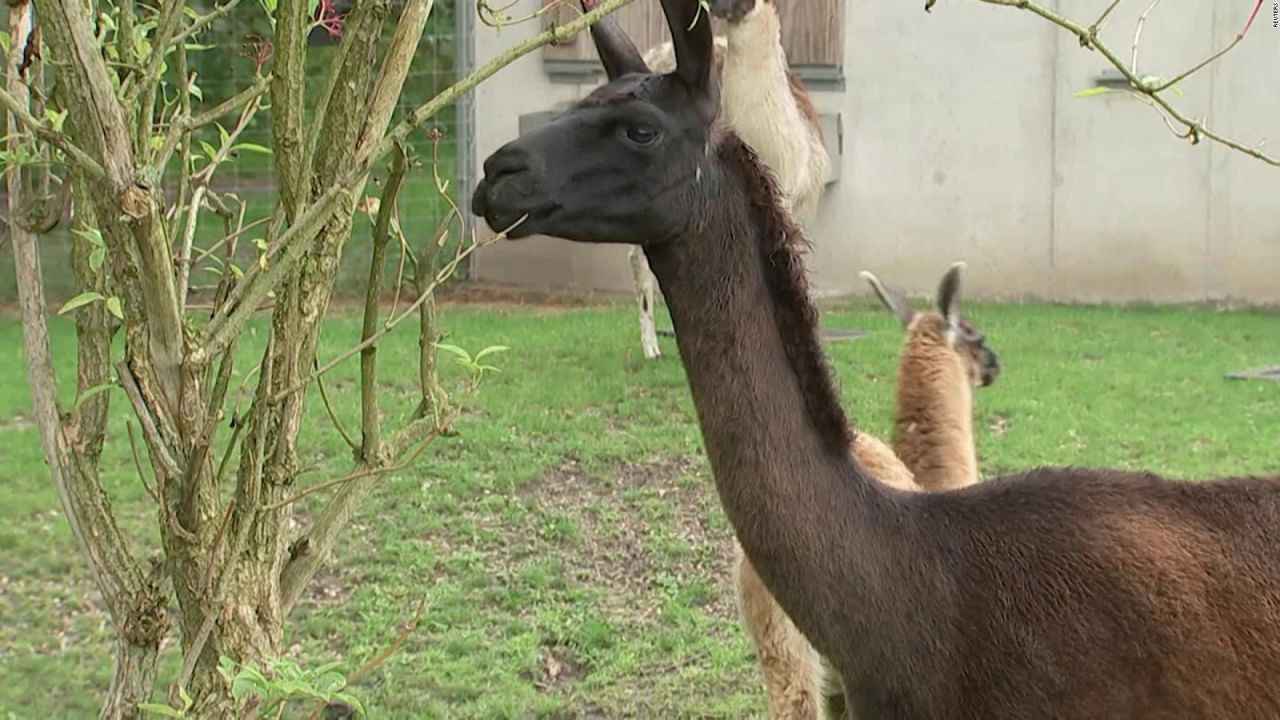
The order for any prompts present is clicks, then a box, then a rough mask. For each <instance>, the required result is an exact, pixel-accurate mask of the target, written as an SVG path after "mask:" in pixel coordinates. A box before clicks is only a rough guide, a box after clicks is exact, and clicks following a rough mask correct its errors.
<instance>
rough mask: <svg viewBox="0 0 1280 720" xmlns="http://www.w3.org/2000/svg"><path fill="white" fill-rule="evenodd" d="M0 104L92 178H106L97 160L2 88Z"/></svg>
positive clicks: (105, 173) (105, 172) (104, 171)
mask: <svg viewBox="0 0 1280 720" xmlns="http://www.w3.org/2000/svg"><path fill="white" fill-rule="evenodd" d="M0 105H3V106H4V109H5V110H8V111H9V112H10V113H12V114H13V116H14V117H15V118H16V119H17V120H18V122H20V123H22V125H24V126H25V127H26V128H27V129H29V130H31V132H33V133H35V134H36V137H38V138H40V139H41V140H43V141H45V142H47V143H49V144H50V145H52V146H54V147H56V148H58V149H59V150H61V151H62V152H63V154H65V155H66V156H67V157H68V158H69V159H70V160H72V161H74V162H75V164H76V165H77V166H79V168H80V169H81V170H84V171H85V172H86V173H87V174H88V175H89V176H90V177H92V178H93V179H94V180H106V179H107V171H106V170H103V169H102V166H101V165H99V164H98V163H97V161H95V160H94V159H93V158H91V157H89V155H88V154H87V153H85V151H83V150H81V149H80V148H79V147H76V145H75V143H73V142H71V140H70V139H69V138H68V137H67V136H66V135H63V134H62V133H60V132H54V131H53V130H50V129H49V128H47V127H45V126H44V124H43V123H41V122H40V121H39V120H37V119H36V118H34V117H32V115H31V113H29V112H27V109H26V108H24V107H23V106H22V104H21V103H19V102H18V100H17V98H15V97H14V96H12V95H10V94H9V92H8V91H7V90H5V89H4V88H0ZM11 132H12V130H11Z"/></svg>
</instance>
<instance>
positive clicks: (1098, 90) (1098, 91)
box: [1075, 87, 1111, 98]
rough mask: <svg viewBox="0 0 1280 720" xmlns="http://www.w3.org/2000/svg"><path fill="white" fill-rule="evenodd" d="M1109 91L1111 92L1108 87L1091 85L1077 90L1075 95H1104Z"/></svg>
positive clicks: (1083, 96) (1080, 96) (1081, 96)
mask: <svg viewBox="0 0 1280 720" xmlns="http://www.w3.org/2000/svg"><path fill="white" fill-rule="evenodd" d="M1109 92H1111V88H1109V87H1091V88H1087V89H1084V90H1078V91H1076V94H1075V95H1076V97H1078V98H1087V97H1095V96H1097V95H1105V94H1107V93H1109Z"/></svg>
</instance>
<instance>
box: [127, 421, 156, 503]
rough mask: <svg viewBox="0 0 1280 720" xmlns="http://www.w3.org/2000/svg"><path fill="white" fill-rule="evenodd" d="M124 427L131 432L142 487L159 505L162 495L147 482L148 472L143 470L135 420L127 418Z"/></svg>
mask: <svg viewBox="0 0 1280 720" xmlns="http://www.w3.org/2000/svg"><path fill="white" fill-rule="evenodd" d="M124 429H125V430H126V431H127V432H128V433H129V450H130V451H132V452H133V466H134V468H136V469H137V471H138V480H140V481H142V489H143V490H146V491H147V494H148V495H150V496H151V499H152V500H155V501H156V504H157V505H159V504H160V502H161V501H160V496H159V495H157V494H156V491H155V490H154V489H152V487H151V486H150V485H148V484H147V474H146V473H145V472H143V470H142V455H141V454H140V453H139V452H138V439H137V438H136V437H134V434H133V422H132V421H130V420H125V421H124Z"/></svg>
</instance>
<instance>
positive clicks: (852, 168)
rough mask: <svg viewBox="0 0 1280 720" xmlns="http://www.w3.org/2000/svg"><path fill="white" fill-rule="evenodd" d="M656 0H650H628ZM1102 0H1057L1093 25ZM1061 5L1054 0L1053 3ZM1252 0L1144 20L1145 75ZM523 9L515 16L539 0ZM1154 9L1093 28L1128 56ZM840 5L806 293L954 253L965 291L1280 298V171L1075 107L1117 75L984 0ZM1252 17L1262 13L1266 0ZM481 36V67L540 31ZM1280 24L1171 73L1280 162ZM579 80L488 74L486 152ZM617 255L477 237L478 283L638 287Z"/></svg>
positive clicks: (1201, 111) (1198, 108)
mask: <svg viewBox="0 0 1280 720" xmlns="http://www.w3.org/2000/svg"><path fill="white" fill-rule="evenodd" d="M638 1H639V2H653V1H656V0H638ZM1105 4H1106V3H1104V2H1102V1H1101V0H1094V1H1091V2H1084V1H1083V0H1059V2H1057V3H1056V7H1057V10H1058V12H1060V13H1062V14H1064V15H1065V16H1067V17H1069V18H1072V19H1074V20H1077V21H1080V22H1085V23H1087V22H1091V21H1092V19H1093V18H1094V17H1095V16H1096V15H1097V13H1098V12H1100V10H1101V8H1102V7H1104V6H1105ZM1050 5H1051V6H1052V5H1054V3H1052V2H1051V3H1050ZM1246 5H1247V3H1227V2H1221V1H1218V2H1215V0H1182V2H1180V3H1177V4H1175V5H1161V6H1159V7H1158V8H1157V10H1156V11H1155V12H1154V13H1153V15H1152V16H1151V18H1150V19H1149V20H1148V22H1147V24H1146V27H1145V29H1144V31H1143V42H1142V44H1141V49H1140V56H1139V61H1140V69H1141V71H1142V72H1143V73H1156V74H1161V75H1164V76H1166V77H1168V76H1171V75H1174V74H1176V73H1177V72H1178V71H1180V70H1181V69H1183V68H1185V67H1188V66H1190V65H1193V64H1194V63H1196V62H1198V61H1199V60H1200V59H1202V58H1204V57H1206V56H1208V55H1209V54H1210V53H1212V52H1213V50H1214V48H1217V47H1221V46H1222V45H1224V44H1226V43H1228V42H1230V40H1231V39H1232V38H1233V37H1234V36H1235V34H1236V33H1237V32H1239V29H1240V28H1241V27H1242V25H1243V23H1244V20H1245V15H1246V13H1247V11H1248V10H1249V9H1251V8H1249V7H1246ZM537 6H538V0H521V2H520V3H519V4H518V5H517V6H516V8H514V10H513V14H516V13H519V12H521V11H524V10H528V11H532V10H534V9H536V7H537ZM1145 6H1146V3H1128V4H1122V5H1121V6H1120V7H1119V8H1118V9H1117V10H1116V11H1115V13H1113V15H1112V17H1111V18H1110V19H1109V20H1108V22H1107V26H1106V29H1105V31H1104V39H1106V40H1107V41H1108V43H1109V44H1110V45H1111V46H1112V47H1113V48H1114V49H1116V50H1117V51H1118V52H1120V53H1121V54H1122V56H1124V57H1128V53H1129V46H1130V44H1131V38H1132V32H1133V27H1134V24H1135V22H1136V19H1137V16H1138V14H1139V13H1140V12H1141V11H1142V9H1143V8H1145ZM922 7H923V3H922V2H904V3H850V4H849V5H848V6H847V8H846V18H847V23H848V25H847V28H846V35H845V37H846V39H845V63H844V73H845V78H846V87H845V89H844V90H843V91H842V92H822V91H818V92H815V101H816V103H817V105H818V106H819V109H820V110H822V111H824V112H833V113H840V114H841V116H842V120H843V126H844V138H843V145H844V154H843V157H842V158H841V159H840V162H841V163H842V168H841V169H842V173H841V179H840V180H839V181H838V182H836V183H835V184H833V185H831V186H829V187H828V191H827V195H826V198H825V199H824V202H823V206H822V208H821V210H820V213H819V218H818V220H817V221H816V223H815V224H814V227H813V228H812V232H811V235H812V239H813V241H814V246H815V256H816V257H815V260H814V262H813V265H812V266H813V269H814V284H815V288H816V289H817V290H818V291H819V292H821V293H823V294H849V293H857V294H863V293H864V292H865V288H864V286H863V283H862V281H861V280H860V279H859V278H858V275H857V273H858V271H859V270H863V269H870V270H874V271H875V272H876V273H877V274H879V275H880V276H881V277H882V278H885V279H886V280H887V281H889V282H891V283H892V284H895V285H899V286H902V287H904V288H907V289H908V290H910V291H913V292H921V291H928V290H930V289H932V287H933V286H934V283H935V282H936V280H937V278H938V276H939V273H941V271H942V270H943V269H945V268H946V266H947V265H948V264H950V263H951V262H952V261H954V260H957V259H964V260H966V261H968V263H969V267H970V271H969V273H968V275H967V281H966V282H967V288H966V294H968V295H970V296H983V297H1035V298H1046V299H1056V300H1073V301H1076V300H1078V301H1129V300H1151V301H1198V300H1236V301H1250V302H1267V303H1272V302H1280V280H1278V278H1280V168H1274V167H1270V166H1267V165H1265V164H1263V163H1261V162H1260V161H1258V160H1255V159H1252V158H1248V157H1244V156H1242V155H1240V154H1239V153H1235V152H1233V151H1230V150H1228V149H1226V148H1222V147H1219V146H1215V145H1213V144H1212V143H1208V142H1202V143H1201V144H1199V145H1195V146H1192V145H1190V144H1189V143H1188V142H1187V141H1185V140H1178V139H1177V138H1175V137H1174V136H1173V135H1172V134H1171V133H1170V132H1169V130H1168V129H1167V128H1166V127H1165V125H1164V123H1163V122H1162V121H1161V119H1160V117H1159V116H1158V115H1157V114H1156V113H1155V111H1153V110H1152V109H1150V108H1148V107H1146V106H1145V105H1142V104H1140V103H1138V102H1136V101H1134V100H1132V99H1131V98H1128V97H1125V96H1121V95H1118V94H1113V95H1107V96H1102V97H1093V98H1085V99H1081V98H1076V97H1073V93H1074V92H1076V91H1077V90H1080V89H1083V88H1087V87H1090V86H1091V85H1092V83H1093V78H1094V77H1095V76H1097V75H1098V74H1099V73H1100V72H1101V71H1102V70H1104V69H1105V68H1107V67H1109V65H1108V64H1107V63H1106V61H1105V59H1104V58H1102V57H1101V56H1100V55H1099V54H1097V53H1096V52H1090V51H1087V50H1085V49H1082V48H1081V47H1080V46H1079V43H1078V41H1077V40H1076V38H1075V37H1074V36H1072V35H1069V34H1067V33H1066V32H1064V31H1062V30H1060V29H1058V28H1056V27H1054V26H1052V25H1050V24H1048V23H1047V22H1045V21H1043V20H1040V19H1039V18H1036V17H1034V16H1032V15H1030V14H1028V13H1025V12H1021V11H1017V10H1014V9H1011V8H1001V7H994V6H989V5H984V4H982V3H979V2H977V1H976V0H940V2H939V3H938V4H937V5H936V6H935V7H934V11H933V13H931V14H927V15H926V14H925V13H924V12H923V10H922ZM1264 10H1267V7H1266V6H1265V5H1264ZM538 30H539V28H538V27H536V26H533V25H529V26H521V27H517V28H506V29H504V30H503V31H502V33H501V34H500V35H499V34H497V33H495V32H494V31H493V30H492V29H489V28H484V27H481V28H479V29H478V30H477V38H476V58H477V60H478V61H479V62H484V61H485V60H487V59H489V58H491V57H493V56H494V55H495V54H496V53H498V52H500V51H502V50H503V49H506V48H508V47H510V46H511V45H512V44H514V43H516V42H518V41H519V40H521V39H524V38H525V37H528V36H531V35H533V34H535V33H536V32H538ZM1276 68H1280V30H1275V29H1273V28H1272V27H1271V18H1270V17H1269V16H1268V15H1267V13H1266V12H1264V13H1263V14H1262V16H1260V17H1259V18H1258V20H1257V23H1256V24H1255V26H1254V28H1253V30H1252V32H1251V34H1250V35H1249V36H1248V37H1247V38H1246V39H1245V41H1244V42H1242V43H1241V44H1240V45H1239V46H1238V47H1237V48H1236V49H1235V50H1234V51H1232V53H1230V54H1229V55H1227V56H1226V57H1225V58H1224V59H1223V60H1221V61H1219V62H1218V63H1217V64H1215V65H1214V66H1211V68H1209V69H1206V70H1205V71H1204V72H1203V73H1201V74H1199V75H1197V76H1194V77H1192V78H1191V79H1190V80H1188V81H1187V82H1185V83H1183V84H1182V89H1183V92H1184V95H1183V96H1182V97H1178V98H1173V99H1174V101H1175V104H1176V105H1177V107H1179V108H1180V109H1181V110H1182V111H1184V112H1185V113H1186V114H1187V115H1189V116H1193V117H1205V118H1207V119H1208V125H1209V126H1210V127H1211V128H1214V129H1216V130H1219V131H1221V132H1222V133H1224V134H1227V135H1229V136H1230V137H1233V138H1235V139H1237V140H1239V141H1241V142H1243V143H1246V144H1253V143H1256V142H1258V141H1260V140H1262V139H1263V138H1266V137H1271V138H1272V139H1273V142H1274V145H1273V146H1271V147H1269V148H1265V149H1267V150H1269V151H1270V152H1272V153H1273V154H1280V92H1276V82H1277V80H1276V77H1275V72H1276ZM589 89H590V88H587V87H580V86H577V85H566V84H560V83H553V82H552V81H551V80H550V78H549V77H548V75H547V74H546V72H545V71H544V69H543V67H542V59H541V56H540V55H538V54H534V55H532V56H529V57H526V58H524V59H522V60H520V61H519V62H517V63H516V64H515V65H513V66H511V67H509V68H507V69H506V70H504V71H503V72H502V74H500V75H499V76H498V77H497V78H495V79H494V80H492V81H490V82H489V83H487V84H485V85H483V86H482V87H481V88H480V90H479V91H478V92H479V95H478V97H477V102H476V108H477V111H476V112H477V117H476V139H477V142H476V146H477V153H478V156H477V164H478V163H480V162H483V159H484V158H485V157H487V156H488V155H489V154H490V153H491V152H492V151H493V150H495V149H497V147H499V146H500V145H501V144H502V143H504V142H506V141H508V140H510V139H512V138H514V137H516V135H517V131H518V115H519V114H522V113H529V112H536V111H540V110H547V109H551V108H553V107H554V106H555V105H556V104H557V103H561V102H569V101H571V100H572V99H573V98H575V97H578V96H580V95H581V94H583V93H584V92H585V91H587V90H589ZM625 255H626V251H625V249H623V248H616V247H614V248H610V247H600V246H584V245H577V244H571V243H567V242H562V241H555V240H534V241H528V242H523V243H505V244H502V245H500V246H495V247H493V248H489V249H487V250H486V251H485V252H484V253H483V254H482V255H481V256H480V257H479V258H478V259H477V264H476V266H475V271H476V272H475V274H476V277H478V278H480V279H483V280H491V281H499V282H512V283H517V284H523V285H534V286H543V287H550V286H555V287H579V288H597V289H605V290H625V289H629V287H630V285H629V283H630V272H629V269H628V266H627V262H626V257H625Z"/></svg>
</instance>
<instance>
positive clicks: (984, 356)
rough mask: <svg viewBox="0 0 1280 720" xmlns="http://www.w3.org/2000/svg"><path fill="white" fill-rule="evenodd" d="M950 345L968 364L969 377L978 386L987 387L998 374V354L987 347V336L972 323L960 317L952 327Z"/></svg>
mask: <svg viewBox="0 0 1280 720" xmlns="http://www.w3.org/2000/svg"><path fill="white" fill-rule="evenodd" d="M953 333H954V335H953V337H954V339H953V341H952V347H954V348H955V350H956V352H958V353H960V354H961V355H962V356H963V357H964V358H965V360H966V361H967V364H968V366H969V374H970V378H971V379H972V380H973V384H974V385H976V386H978V387H987V386H988V385H990V384H991V383H993V382H995V381H996V378H997V377H999V376H1000V356H998V355H996V351H995V350H992V349H991V348H989V347H987V338H986V336H985V335H983V334H982V331H981V330H979V329H978V328H977V327H976V326H974V324H973V323H971V322H969V321H968V320H966V319H965V318H963V317H961V318H959V319H958V320H957V322H956V325H955V327H954V329H953Z"/></svg>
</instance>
